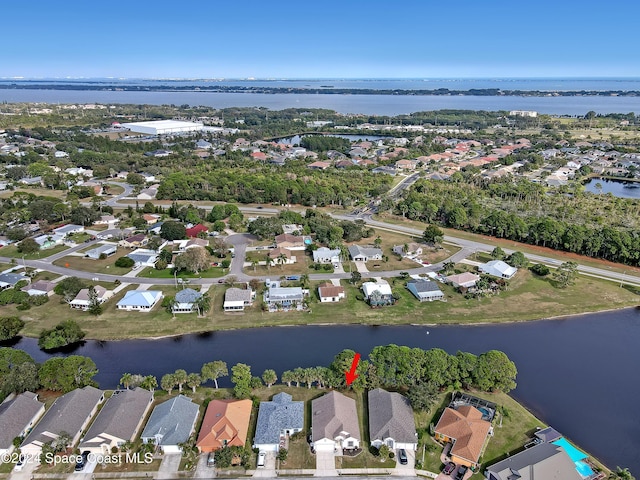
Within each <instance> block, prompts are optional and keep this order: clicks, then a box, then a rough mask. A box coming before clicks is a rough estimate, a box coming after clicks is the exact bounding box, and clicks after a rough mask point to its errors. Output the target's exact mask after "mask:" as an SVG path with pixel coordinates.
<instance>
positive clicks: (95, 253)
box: [84, 243, 118, 260]
mask: <svg viewBox="0 0 640 480" xmlns="http://www.w3.org/2000/svg"><path fill="white" fill-rule="evenodd" d="M117 251H118V245H117V244H115V243H105V244H104V245H99V246H97V247H96V248H92V249H91V250H87V251H86V252H85V254H84V256H85V257H88V258H91V259H93V260H99V259H100V256H101V255H104V256H105V257H108V256H110V255H113V254H114V253H116V252H117Z"/></svg>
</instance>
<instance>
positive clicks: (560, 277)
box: [553, 262, 578, 288]
mask: <svg viewBox="0 0 640 480" xmlns="http://www.w3.org/2000/svg"><path fill="white" fill-rule="evenodd" d="M577 277H578V264H577V263H576V262H564V263H562V264H561V265H560V266H559V267H558V268H556V271H555V272H553V281H554V282H555V284H556V286H557V287H558V288H567V287H568V286H570V285H573V284H574V283H575V281H576V278H577Z"/></svg>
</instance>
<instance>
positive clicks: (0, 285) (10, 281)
mask: <svg viewBox="0 0 640 480" xmlns="http://www.w3.org/2000/svg"><path fill="white" fill-rule="evenodd" d="M23 280H24V281H26V282H30V281H31V279H30V278H29V277H26V276H24V275H23V274H22V273H0V290H4V289H5V288H12V287H15V286H16V284H17V283H18V282H21V281H23Z"/></svg>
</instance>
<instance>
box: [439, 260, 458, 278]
mask: <svg viewBox="0 0 640 480" xmlns="http://www.w3.org/2000/svg"><path fill="white" fill-rule="evenodd" d="M455 266H456V264H455V263H453V262H452V261H448V262H444V263H443V264H442V272H443V273H444V274H445V275H449V274H450V273H452V272H453V269H454V268H455Z"/></svg>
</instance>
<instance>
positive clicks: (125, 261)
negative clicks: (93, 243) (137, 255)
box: [114, 256, 136, 268]
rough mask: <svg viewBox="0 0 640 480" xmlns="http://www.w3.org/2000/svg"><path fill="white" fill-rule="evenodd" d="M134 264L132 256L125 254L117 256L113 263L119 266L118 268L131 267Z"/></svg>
mask: <svg viewBox="0 0 640 480" xmlns="http://www.w3.org/2000/svg"><path fill="white" fill-rule="evenodd" d="M135 264H136V262H135V260H134V259H133V258H129V257H126V256H125V257H120V258H118V259H117V260H116V261H115V263H114V265H115V266H116V267H119V268H131V267H133V266H134V265H135Z"/></svg>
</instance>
